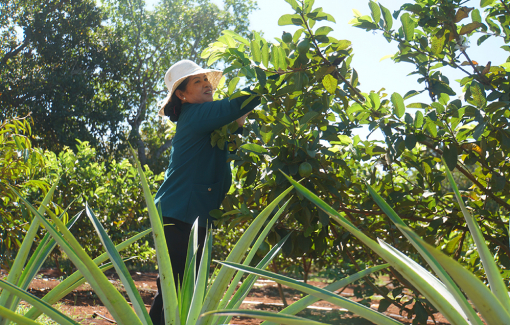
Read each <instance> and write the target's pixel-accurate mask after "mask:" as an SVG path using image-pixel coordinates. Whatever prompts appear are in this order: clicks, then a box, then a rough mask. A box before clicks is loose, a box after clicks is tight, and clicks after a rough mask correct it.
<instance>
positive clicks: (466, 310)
mask: <svg viewBox="0 0 510 325" xmlns="http://www.w3.org/2000/svg"><path fill="white" fill-rule="evenodd" d="M367 189H368V191H369V193H370V196H372V198H373V200H374V201H375V202H376V204H377V205H378V206H379V207H380V208H381V210H383V211H384V213H385V214H386V215H387V216H388V217H389V218H390V219H391V221H392V222H393V223H394V224H395V226H397V228H398V229H399V230H400V231H401V232H402V234H404V236H405V237H406V238H407V239H408V240H409V241H410V242H411V244H412V245H413V246H414V247H415V248H416V250H417V251H418V252H419V253H420V255H421V256H422V257H423V258H424V259H425V260H426V261H427V263H428V264H429V265H430V267H431V268H432V269H433V270H434V272H435V273H436V274H437V275H438V276H439V277H440V279H441V280H442V281H443V282H442V283H441V281H439V280H438V279H437V278H436V277H434V276H433V275H432V274H431V273H430V272H428V271H427V270H425V269H424V268H423V267H422V266H421V265H419V264H418V263H416V262H415V261H413V260H412V259H410V258H409V257H408V256H406V255H404V254H402V253H401V252H400V251H398V250H396V249H395V248H393V247H391V246H389V245H387V244H386V243H384V242H383V241H381V240H379V243H380V244H381V246H382V247H383V248H384V249H385V250H387V251H388V252H389V253H391V254H392V255H394V256H395V257H397V258H398V259H399V260H401V261H403V262H404V263H406V264H407V265H408V266H409V267H411V268H412V269H413V270H415V271H417V272H418V274H420V277H421V278H422V279H423V280H425V281H426V282H427V283H429V284H431V285H432V286H433V287H434V288H436V289H437V290H438V294H439V295H440V296H442V297H443V298H445V299H446V300H447V301H448V302H449V303H450V304H451V306H452V307H453V308H454V309H455V310H456V311H457V312H459V313H460V316H461V317H462V318H460V319H459V323H460V321H463V322H462V323H466V319H469V320H470V321H471V323H472V324H479V325H481V324H482V322H481V320H480V318H479V317H478V316H477V315H476V313H475V311H474V310H473V308H472V307H471V306H470V304H469V303H468V302H467V300H466V298H465V297H464V295H463V294H462V292H461V291H460V289H459V288H458V287H457V285H456V284H455V282H454V281H453V280H452V279H451V277H450V276H449V275H448V274H447V273H446V271H445V270H444V269H443V267H442V266H441V264H440V263H439V262H438V261H437V260H436V259H434V257H433V256H432V255H431V254H430V252H429V251H428V250H427V248H426V247H425V246H424V242H423V240H422V239H421V238H420V237H419V236H418V235H417V234H416V233H415V232H414V231H412V230H411V229H409V228H408V227H407V225H406V224H405V223H404V221H403V220H402V219H401V218H400V217H399V216H398V214H397V213H396V212H395V211H394V210H393V209H392V208H391V207H390V206H389V205H388V203H386V201H384V200H383V198H382V197H381V196H380V195H379V194H377V193H376V192H375V190H374V189H373V188H372V187H371V186H370V185H368V186H367ZM436 298H438V297H433V299H436ZM429 300H430V298H429ZM435 306H436V308H438V309H441V308H442V307H443V306H439V305H437V304H435ZM452 316H454V317H458V316H459V315H458V314H452ZM450 321H451V320H450ZM452 323H457V322H452Z"/></svg>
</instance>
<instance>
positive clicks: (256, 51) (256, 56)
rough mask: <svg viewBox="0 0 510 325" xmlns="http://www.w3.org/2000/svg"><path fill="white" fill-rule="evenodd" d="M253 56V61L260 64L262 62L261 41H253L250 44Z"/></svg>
mask: <svg viewBox="0 0 510 325" xmlns="http://www.w3.org/2000/svg"><path fill="white" fill-rule="evenodd" d="M250 49H251V55H252V57H253V61H255V63H257V64H259V63H260V62H261V53H260V46H259V41H251V43H250Z"/></svg>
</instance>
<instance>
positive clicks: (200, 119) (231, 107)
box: [190, 95, 260, 133]
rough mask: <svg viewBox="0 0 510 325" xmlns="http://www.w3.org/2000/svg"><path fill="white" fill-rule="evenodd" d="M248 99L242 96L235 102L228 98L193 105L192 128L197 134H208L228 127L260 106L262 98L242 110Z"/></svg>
mask: <svg viewBox="0 0 510 325" xmlns="http://www.w3.org/2000/svg"><path fill="white" fill-rule="evenodd" d="M248 98H249V95H247V96H241V97H238V98H235V99H234V100H229V99H228V98H226V99H223V100H218V101H213V102H207V103H203V104H196V105H193V107H190V109H191V110H192V111H191V112H190V113H191V116H190V119H191V121H190V126H191V127H192V128H193V129H194V131H195V132H197V133H208V132H212V131H214V130H216V129H217V128H220V127H222V126H224V125H227V124H229V123H230V122H232V121H235V120H236V119H238V118H240V117H241V116H243V115H244V114H246V113H248V112H250V111H251V110H253V109H254V108H255V107H256V106H257V105H259V104H260V98H259V97H255V98H253V99H252V100H251V101H250V102H249V103H248V104H247V105H246V106H245V107H243V108H242V109H241V106H242V105H243V102H244V101H245V100H246V99H248Z"/></svg>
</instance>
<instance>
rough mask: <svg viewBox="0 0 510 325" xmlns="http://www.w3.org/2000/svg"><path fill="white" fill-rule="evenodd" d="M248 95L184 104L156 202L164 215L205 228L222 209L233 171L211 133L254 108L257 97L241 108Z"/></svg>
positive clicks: (258, 101) (257, 102) (256, 103)
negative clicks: (211, 212) (215, 144)
mask: <svg viewBox="0 0 510 325" xmlns="http://www.w3.org/2000/svg"><path fill="white" fill-rule="evenodd" d="M247 98H248V96H242V97H238V98H236V99H233V100H231V101H230V100H228V99H224V100H219V101H213V102H207V103H203V104H184V105H183V106H182V110H181V115H180V116H179V120H178V122H177V129H176V133H175V136H174V139H173V141H172V150H171V152H170V163H169V165H168V169H167V170H166V173H165V180H164V182H163V184H161V187H160V188H159V190H158V192H157V194H156V198H155V203H156V205H158V204H161V210H162V213H163V216H164V217H170V218H174V219H178V220H181V221H184V222H186V223H190V224H192V223H193V222H195V220H196V218H197V217H199V222H198V225H199V226H202V227H205V226H206V225H211V224H212V221H213V220H214V219H213V218H212V217H211V216H210V215H209V211H211V210H214V209H218V208H219V207H220V205H221V202H222V201H223V199H224V198H225V195H226V193H227V192H228V190H229V189H230V185H231V182H232V172H231V170H230V164H229V163H227V155H228V150H227V149H226V148H225V150H221V149H219V148H218V147H217V146H215V147H212V146H211V133H212V132H213V131H214V130H215V129H218V128H220V127H222V126H224V125H227V124H229V123H230V122H232V121H235V120H236V119H238V118H239V117H241V116H243V115H244V114H246V113H248V112H249V111H251V110H252V109H254V108H255V107H256V106H257V105H258V104H260V100H259V98H258V97H256V98H254V99H253V100H252V101H251V102H250V103H249V104H248V105H246V106H245V107H244V108H243V109H241V105H242V103H243V102H244V101H245V100H246V99H247Z"/></svg>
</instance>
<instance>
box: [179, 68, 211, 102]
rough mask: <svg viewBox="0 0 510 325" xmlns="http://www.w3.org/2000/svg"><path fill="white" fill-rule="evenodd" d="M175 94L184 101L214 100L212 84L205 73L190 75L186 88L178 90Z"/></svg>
mask: <svg viewBox="0 0 510 325" xmlns="http://www.w3.org/2000/svg"><path fill="white" fill-rule="evenodd" d="M175 94H176V95H177V97H179V99H180V100H181V101H182V102H183V103H190V104H202V103H205V102H212V101H213V99H214V98H213V89H212V85H211V83H210V82H209V80H208V79H207V75H206V74H205V73H203V74H199V75H196V76H191V77H189V81H188V84H187V85H186V89H185V90H184V91H182V90H176V91H175Z"/></svg>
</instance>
